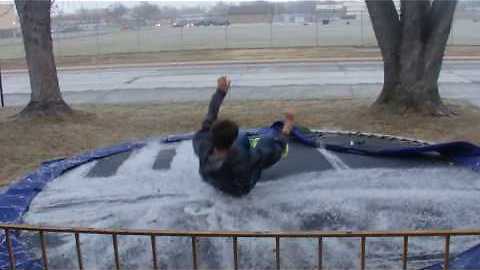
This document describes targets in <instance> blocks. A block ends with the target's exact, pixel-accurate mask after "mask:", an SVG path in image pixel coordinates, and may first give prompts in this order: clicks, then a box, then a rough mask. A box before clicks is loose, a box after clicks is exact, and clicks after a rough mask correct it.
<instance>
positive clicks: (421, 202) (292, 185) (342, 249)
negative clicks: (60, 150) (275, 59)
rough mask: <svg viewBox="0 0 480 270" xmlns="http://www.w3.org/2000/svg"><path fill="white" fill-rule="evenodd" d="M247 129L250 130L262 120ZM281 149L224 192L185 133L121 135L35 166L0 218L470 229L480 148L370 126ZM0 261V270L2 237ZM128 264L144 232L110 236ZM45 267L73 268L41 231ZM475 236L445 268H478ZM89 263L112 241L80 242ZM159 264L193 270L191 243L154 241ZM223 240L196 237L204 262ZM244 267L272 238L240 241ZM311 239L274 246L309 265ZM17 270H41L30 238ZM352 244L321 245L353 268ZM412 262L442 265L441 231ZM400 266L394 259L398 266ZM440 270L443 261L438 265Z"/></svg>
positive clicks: (333, 264)
mask: <svg viewBox="0 0 480 270" xmlns="http://www.w3.org/2000/svg"><path fill="white" fill-rule="evenodd" d="M275 125H276V124H274V125H273V126H272V127H269V128H260V129H251V130H247V131H246V132H248V133H249V134H251V135H252V136H261V134H262V133H263V132H264V131H265V130H268V129H270V128H275ZM289 145H290V146H289V153H288V156H287V157H286V158H285V159H283V160H282V161H280V162H279V163H278V164H276V165H275V166H274V167H272V168H271V169H268V170H266V171H264V173H263V175H262V178H261V180H260V182H259V183H258V184H257V186H256V187H255V189H254V190H253V191H252V192H251V193H250V194H248V195H247V196H245V197H242V198H239V199H237V198H232V197H230V196H228V195H225V194H222V193H220V192H219V191H217V190H215V189H214V188H212V187H211V186H209V185H208V184H206V183H204V182H203V181H202V180H201V178H200V176H199V175H198V161H197V159H196V157H195V156H194V154H193V149H192V145H191V134H185V135H175V136H169V137H167V138H158V139H149V140H147V141H141V142H130V143H125V144H121V145H116V146H113V147H108V148H104V149H97V150H95V151H92V152H88V153H84V154H81V155H78V156H75V157H71V158H66V159H59V160H53V161H49V162H46V163H44V164H43V165H42V166H41V167H40V168H39V169H38V170H37V171H35V172H33V173H32V174H30V175H28V176H26V177H25V178H24V179H22V180H21V181H19V182H17V183H15V184H13V185H12V186H11V187H9V189H8V190H7V191H5V192H4V193H3V194H1V195H0V204H1V206H0V207H2V212H1V214H0V218H1V222H4V223H7V222H8V223H22V222H24V223H28V224H37V225H58V226H80V227H82V226H83V227H86V226H88V227H96V228H136V229H142V228H160V229H172V230H203V231H205V230H226V231H228V230H232V231H238V230H243V231H259V230H283V231H311V230H350V231H358V230H421V229H466V228H477V227H478V216H479V215H480V196H478V192H479V191H480V181H479V180H480V179H479V177H478V173H477V172H476V170H478V167H479V165H480V164H479V163H478V160H479V158H478V157H479V150H478V148H477V147H476V146H474V145H472V144H468V143H463V142H456V143H449V144H436V145H433V144H429V143H426V142H422V141H416V140H409V139H403V138H398V137H389V136H382V135H375V134H361V133H349V132H329V131H306V130H303V129H299V128H297V129H296V132H295V139H293V140H291V142H290V143H289ZM1 237H2V238H1V240H2V241H1V245H0V251H1V252H0V269H7V268H8V255H7V254H6V249H5V239H4V235H1ZM119 241H122V243H123V248H122V251H121V254H120V256H121V257H122V258H128V259H129V260H127V261H129V264H127V265H125V266H124V268H126V269H141V268H142V265H144V264H145V263H144V262H145V261H149V260H150V257H149V255H148V252H146V250H147V249H148V246H149V244H148V242H147V239H143V238H141V237H128V238H119ZM47 242H48V246H49V264H50V269H65V268H68V269H74V268H77V266H76V261H75V259H74V258H75V256H76V255H75V243H73V242H72V241H69V240H67V237H63V236H62V235H51V236H50V235H49V236H48V237H47ZM479 243H480V240H479V239H476V238H472V237H469V238H459V239H455V241H453V242H452V244H451V253H452V254H453V255H454V257H455V259H452V261H451V265H450V269H478V268H480V259H479V258H480V246H479V245H478V244H479ZM401 244H402V243H401V241H393V240H391V239H375V240H372V241H371V242H369V248H368V252H367V257H368V263H369V264H368V265H367V268H387V269H391V268H400V264H398V261H399V260H398V258H399V257H400V256H401V254H399V252H398V250H401ZM82 245H83V246H84V258H85V268H86V269H91V268H95V269H111V268H113V267H114V266H113V264H112V263H113V262H112V261H111V257H112V256H113V255H112V251H111V250H110V249H109V248H108V247H109V246H110V245H111V240H110V239H106V238H102V237H101V236H91V237H90V236H87V237H85V238H84V239H83V240H82ZM157 245H158V249H159V250H161V254H159V261H160V268H162V269H190V268H191V267H192V265H191V262H189V261H188V260H185V259H184V257H185V256H186V254H188V249H189V242H188V239H181V238H178V237H177V238H169V237H166V238H163V239H162V240H160V239H159V240H158V242H157ZM226 245H228V243H227V242H225V241H221V240H217V239H201V240H200V241H199V246H200V249H201V250H202V252H201V253H200V258H199V261H200V265H201V268H208V269H226V268H231V265H229V264H228V262H229V261H231V260H230V259H231V258H230V257H231V254H230V252H229V251H227V250H229V249H228V248H226ZM239 245H240V252H241V254H242V256H241V261H240V266H241V268H249V269H250V268H256V269H259V268H261V269H269V268H273V262H272V258H271V254H270V253H271V252H269V251H268V250H271V243H270V242H265V241H263V240H261V239H260V240H258V241H255V242H254V243H252V242H248V241H240V243H239ZM311 247H312V243H311V241H310V240H300V239H299V240H291V241H286V242H285V243H283V244H282V252H283V254H285V256H284V258H283V257H282V268H285V269H292V268H297V269H298V268H302V269H304V268H309V267H310V268H311V266H312V265H315V263H314V261H315V254H314V253H315V251H314V250H312V248H311ZM14 248H15V255H16V257H17V269H22V268H23V269H41V264H40V263H39V259H40V258H41V254H40V252H39V243H38V240H36V237H33V236H31V235H29V234H28V233H23V234H22V235H14ZM357 250H358V244H356V243H355V242H354V241H349V240H348V239H347V240H343V239H342V240H340V239H337V240H335V239H332V240H329V241H326V243H325V260H326V261H325V264H324V265H325V267H327V268H337V269H338V268H342V269H350V268H355V267H356V262H355V258H353V257H352V254H357ZM409 252H410V257H409V266H410V267H412V268H416V269H423V268H426V269H441V266H440V264H438V262H440V261H441V258H442V252H443V250H442V244H441V239H434V238H433V239H411V242H410V248H409ZM396 263H397V264H396ZM439 267H440V268H439Z"/></svg>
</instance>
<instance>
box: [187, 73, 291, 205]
mask: <svg viewBox="0 0 480 270" xmlns="http://www.w3.org/2000/svg"><path fill="white" fill-rule="evenodd" d="M230 84H231V82H230V80H229V79H228V78H227V77H220V78H219V79H218V80H217V90H216V92H215V94H214V95H213V96H212V99H211V100H210V105H209V107H208V113H207V115H206V117H205V119H204V120H203V123H202V127H201V129H200V130H199V131H198V132H197V133H196V134H195V136H194V138H193V148H194V151H195V154H196V155H197V156H198V159H199V162H200V174H201V176H202V178H203V180H204V181H206V182H207V183H209V184H211V185H212V186H214V187H215V188H217V189H219V190H221V191H223V192H225V193H228V194H230V195H232V196H235V197H240V196H243V195H246V194H248V193H249V192H250V191H251V190H252V189H253V188H254V187H255V185H256V183H257V181H258V180H259V179H260V176H261V173H262V170H264V169H267V168H269V167H271V166H273V165H274V164H275V163H277V162H278V161H279V160H280V159H281V157H282V154H283V152H284V151H286V147H287V138H288V136H289V135H290V131H291V129H292V127H293V114H292V113H287V114H286V118H285V123H284V126H283V129H282V131H281V132H278V133H277V132H272V134H270V135H269V136H266V137H262V138H261V139H259V140H257V141H252V143H251V142H250V141H249V138H248V137H247V136H246V135H245V134H239V130H238V126H237V124H236V123H235V122H233V121H231V120H218V121H217V116H218V111H219V110H220V106H221V105H222V102H223V99H224V98H225V95H226V94H227V93H228V90H229V89H230Z"/></svg>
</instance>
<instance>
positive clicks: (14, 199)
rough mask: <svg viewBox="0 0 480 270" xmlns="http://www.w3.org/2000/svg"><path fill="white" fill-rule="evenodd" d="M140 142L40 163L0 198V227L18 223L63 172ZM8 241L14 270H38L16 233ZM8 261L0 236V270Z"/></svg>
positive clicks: (126, 149)
mask: <svg viewBox="0 0 480 270" xmlns="http://www.w3.org/2000/svg"><path fill="white" fill-rule="evenodd" d="M144 145H145V143H144V142H137V143H125V144H120V145H116V146H112V147H108V148H102V149H96V150H94V151H91V152H87V153H84V154H81V155H78V156H75V157H72V158H68V159H56V160H50V161H46V162H44V163H42V165H41V166H40V168H39V169H37V170H36V171H35V172H33V173H31V174H29V175H27V176H25V177H24V178H23V179H21V180H20V181H18V182H16V183H14V184H12V185H11V186H10V187H9V188H8V189H7V190H6V191H5V192H4V193H2V194H0V223H12V224H15V223H17V224H18V223H21V222H22V216H23V214H24V213H25V212H26V211H27V210H28V207H29V206H30V203H31V202H32V200H33V198H35V196H36V195H37V194H38V193H39V192H40V191H42V189H43V188H44V187H45V185H46V184H47V183H48V182H50V181H52V180H53V179H55V178H57V177H58V176H60V175H61V174H62V173H64V172H65V171H67V170H70V169H72V168H74V167H77V166H80V165H82V164H85V163H87V162H90V161H92V160H95V159H99V158H103V157H107V156H111V155H113V154H118V153H122V152H127V151H130V150H132V149H136V148H140V147H142V146H144ZM10 239H11V240H12V246H13V250H14V254H15V262H16V268H17V269H28V270H30V269H33V270H35V269H42V264H41V261H39V260H38V259H35V256H33V254H31V252H29V251H28V250H27V248H26V246H25V243H22V241H21V238H20V237H19V234H18V232H11V233H10ZM9 267H10V264H9V257H8V252H7V243H6V239H5V232H3V231H2V232H0V269H9Z"/></svg>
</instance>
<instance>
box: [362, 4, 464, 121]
mask: <svg viewBox="0 0 480 270" xmlns="http://www.w3.org/2000/svg"><path fill="white" fill-rule="evenodd" d="M365 1H366V4H367V8H368V11H369V14H370V18H371V20H372V24H373V29H374V30H375V35H376V37H377V41H378V45H379V47H380V49H381V52H382V56H383V61H384V73H385V74H384V85H383V90H382V93H381V94H380V96H379V97H378V99H377V100H376V102H375V104H374V107H376V108H379V109H384V110H387V111H393V112H396V113H405V112H420V113H427V114H434V115H446V114H449V113H450V112H449V110H448V109H447V108H446V106H445V105H444V104H443V102H442V99H441V98H440V94H439V92H438V78H439V76H440V71H441V68H442V62H443V56H444V53H445V48H446V45H447V41H448V38H449V35H450V30H451V25H452V21H453V16H454V13H455V8H456V5H457V0H433V1H432V0H414V1H412V0H400V14H399V12H397V9H396V8H395V3H394V1H393V0H365Z"/></svg>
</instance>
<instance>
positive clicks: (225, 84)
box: [217, 76, 232, 94]
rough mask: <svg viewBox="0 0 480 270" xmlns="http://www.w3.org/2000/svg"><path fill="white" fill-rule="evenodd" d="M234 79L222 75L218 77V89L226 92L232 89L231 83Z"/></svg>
mask: <svg viewBox="0 0 480 270" xmlns="http://www.w3.org/2000/svg"><path fill="white" fill-rule="evenodd" d="M231 83H232V81H230V80H229V79H228V78H227V76H222V77H220V78H218V80H217V89H218V90H220V91H222V92H224V93H225V94H226V93H227V92H228V90H229V89H230V84H231Z"/></svg>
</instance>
